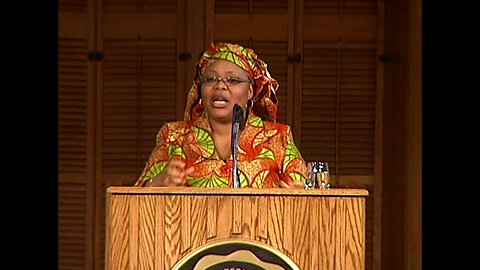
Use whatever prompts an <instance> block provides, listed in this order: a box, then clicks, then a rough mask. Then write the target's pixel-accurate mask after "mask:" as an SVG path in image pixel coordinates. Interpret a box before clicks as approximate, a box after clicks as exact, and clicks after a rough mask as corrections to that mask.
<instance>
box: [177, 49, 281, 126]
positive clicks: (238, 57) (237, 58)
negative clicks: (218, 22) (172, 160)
mask: <svg viewBox="0 0 480 270" xmlns="http://www.w3.org/2000/svg"><path fill="white" fill-rule="evenodd" d="M213 59H222V60H227V61H230V62H232V63H234V64H237V65H238V66H239V67H241V68H242V69H243V70H245V71H246V72H247V73H248V77H249V78H250V79H251V80H252V81H253V98H252V99H251V101H252V102H249V103H251V104H250V105H249V107H250V109H251V110H253V112H254V113H255V114H256V115H258V116H259V117H260V118H262V119H263V120H267V121H272V122H275V121H276V119H277V110H278V109H277V104H278V100H277V95H276V91H277V89H278V82H277V80H275V79H274V78H272V77H271V76H270V73H269V72H268V70H267V64H266V63H265V62H264V61H262V60H261V59H259V58H258V56H257V55H256V54H255V52H254V51H253V50H252V49H249V48H245V47H242V46H240V45H237V44H230V43H218V44H216V45H214V44H211V46H210V48H208V49H207V50H206V51H205V52H204V53H203V55H202V57H201V58H200V60H199V61H198V63H197V65H196V71H195V76H194V78H193V85H192V87H191V88H190V92H189V93H188V98H187V107H186V108H185V115H184V120H191V119H196V118H198V117H199V116H200V115H201V114H202V113H203V111H204V108H203V106H202V105H201V104H199V100H200V98H201V96H200V94H201V93H200V91H201V86H202V73H203V71H204V70H205V68H206V67H207V66H208V65H210V63H211V62H212V61H211V60H213Z"/></svg>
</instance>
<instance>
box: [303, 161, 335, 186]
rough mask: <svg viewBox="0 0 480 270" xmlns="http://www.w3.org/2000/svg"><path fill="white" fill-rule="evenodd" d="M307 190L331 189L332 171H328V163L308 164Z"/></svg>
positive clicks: (314, 162)
mask: <svg viewBox="0 0 480 270" xmlns="http://www.w3.org/2000/svg"><path fill="white" fill-rule="evenodd" d="M305 188H306V189H313V188H320V189H328V188H330V171H329V169H328V162H325V161H309V162H308V163H307V183H306V185H305Z"/></svg>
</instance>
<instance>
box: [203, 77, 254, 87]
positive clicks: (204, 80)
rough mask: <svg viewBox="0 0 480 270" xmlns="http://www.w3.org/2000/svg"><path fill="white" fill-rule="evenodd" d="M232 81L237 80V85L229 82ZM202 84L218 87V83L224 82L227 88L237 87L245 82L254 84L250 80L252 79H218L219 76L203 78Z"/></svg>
mask: <svg viewBox="0 0 480 270" xmlns="http://www.w3.org/2000/svg"><path fill="white" fill-rule="evenodd" d="M231 79H236V80H238V82H237V83H231V82H229V80H231ZM207 80H212V81H207ZM200 81H201V82H202V83H206V84H209V83H211V84H212V85H216V84H217V83H218V82H220V81H222V82H223V83H224V84H225V85H226V86H232V85H233V86H235V85H238V84H241V83H244V82H248V83H253V82H252V80H250V78H248V79H242V78H239V77H230V76H228V77H226V78H222V77H217V76H213V77H207V78H202V79H201V80H200Z"/></svg>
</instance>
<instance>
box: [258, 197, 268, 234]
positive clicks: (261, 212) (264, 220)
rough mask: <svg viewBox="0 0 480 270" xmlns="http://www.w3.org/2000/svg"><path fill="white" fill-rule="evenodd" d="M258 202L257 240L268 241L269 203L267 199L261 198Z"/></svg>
mask: <svg viewBox="0 0 480 270" xmlns="http://www.w3.org/2000/svg"><path fill="white" fill-rule="evenodd" d="M257 202H258V217H257V218H258V228H257V239H258V240H261V239H265V240H266V239H268V219H269V218H268V204H267V203H268V201H267V198H266V197H263V196H260V197H258V198H257Z"/></svg>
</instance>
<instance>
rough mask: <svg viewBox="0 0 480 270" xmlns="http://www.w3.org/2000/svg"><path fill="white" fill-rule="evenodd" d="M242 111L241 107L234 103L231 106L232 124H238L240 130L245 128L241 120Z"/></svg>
mask: <svg viewBox="0 0 480 270" xmlns="http://www.w3.org/2000/svg"><path fill="white" fill-rule="evenodd" d="M243 115H244V114H243V109H242V106H240V105H238V104H236V103H235V105H234V106H233V123H238V124H240V129H243V127H245V121H244V119H243V117H244V116H243Z"/></svg>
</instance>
